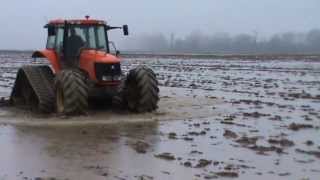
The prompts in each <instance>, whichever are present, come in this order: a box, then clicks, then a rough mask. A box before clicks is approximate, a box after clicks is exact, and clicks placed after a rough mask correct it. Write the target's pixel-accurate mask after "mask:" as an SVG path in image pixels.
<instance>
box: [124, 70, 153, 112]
mask: <svg viewBox="0 0 320 180" xmlns="http://www.w3.org/2000/svg"><path fill="white" fill-rule="evenodd" d="M123 101H124V103H125V105H126V106H127V108H128V109H129V110H130V111H133V112H138V113H144V112H151V111H154V110H156V109H157V108H158V101H159V88H158V81H157V77H156V74H155V73H154V72H153V71H152V69H150V68H148V67H147V66H138V67H136V68H135V69H132V70H130V72H129V74H128V76H127V78H126V80H125V83H124V88H123Z"/></svg>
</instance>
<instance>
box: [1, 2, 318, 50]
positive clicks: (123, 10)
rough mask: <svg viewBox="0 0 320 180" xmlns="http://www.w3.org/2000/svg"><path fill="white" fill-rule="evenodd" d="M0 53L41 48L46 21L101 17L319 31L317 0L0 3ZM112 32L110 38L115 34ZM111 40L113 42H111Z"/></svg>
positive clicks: (210, 28) (161, 28) (174, 26)
mask: <svg viewBox="0 0 320 180" xmlns="http://www.w3.org/2000/svg"><path fill="white" fill-rule="evenodd" d="M1 1H2V2H1V6H0V22H1V27H0V49H38V48H43V47H44V44H45V40H46V32H45V30H44V29H43V25H44V24H45V23H46V22H47V21H48V20H49V19H56V18H82V17H84V16H85V15H87V14H89V15H90V16H91V17H92V18H100V19H105V20H107V21H108V22H109V24H112V25H122V24H128V25H129V26H130V33H131V36H136V35H139V34H142V33H158V32H162V33H165V34H170V33H171V32H172V33H175V34H176V35H178V36H181V37H182V36H184V35H186V34H188V33H190V32H191V31H194V30H196V31H202V32H204V33H215V32H228V33H231V34H237V33H253V31H257V32H258V33H259V36H270V35H271V34H273V33H278V32H286V31H296V32H305V31H308V30H310V29H312V28H320V0H157V1H156V0H134V1H133V0H1ZM119 34H120V32H119V33H118V34H115V36H118V35H119ZM116 39H117V38H116Z"/></svg>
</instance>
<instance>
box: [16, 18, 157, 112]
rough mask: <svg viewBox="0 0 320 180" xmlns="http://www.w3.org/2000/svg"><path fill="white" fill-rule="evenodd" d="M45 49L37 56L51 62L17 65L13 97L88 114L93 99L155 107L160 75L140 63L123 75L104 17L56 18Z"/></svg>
mask: <svg viewBox="0 0 320 180" xmlns="http://www.w3.org/2000/svg"><path fill="white" fill-rule="evenodd" d="M45 28H46V29H47V30H48V39H47V46H46V49H45V50H41V51H35V52H34V53H33V55H32V57H33V58H46V59H47V60H48V61H49V62H50V65H51V67H50V66H43V65H27V66H23V67H21V68H20V69H19V70H18V73H17V78H16V81H15V84H14V87H13V91H12V93H11V97H10V102H11V103H12V104H14V105H23V106H26V107H29V108H31V109H32V110H36V111H39V112H43V113H51V112H55V111H56V112H57V113H63V114H69V115H75V114H83V113H86V112H87V110H88V107H89V100H91V99H99V100H101V99H102V100H105V101H112V102H113V104H115V105H119V106H120V107H122V108H127V109H128V110H130V111H134V112H150V111H153V110H155V109H157V104H158V101H159V88H158V81H157V79H156V74H155V73H154V72H153V70H151V69H150V68H148V67H147V66H144V65H139V66H137V67H135V68H134V69H132V70H130V71H129V72H128V73H127V75H124V73H123V72H122V69H121V59H120V57H119V51H116V53H114V54H112V53H111V51H110V47H111V46H110V44H111V43H110V42H109V40H108V31H110V30H112V29H122V30H123V33H124V35H126V36H127V35H129V31H128V26H127V25H124V26H122V27H112V26H109V25H108V24H107V23H106V22H105V21H101V20H94V19H89V17H88V16H86V19H81V20H53V21H50V22H49V23H48V24H47V25H45Z"/></svg>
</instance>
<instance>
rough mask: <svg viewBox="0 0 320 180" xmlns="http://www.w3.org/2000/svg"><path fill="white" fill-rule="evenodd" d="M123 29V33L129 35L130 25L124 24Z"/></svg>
mask: <svg viewBox="0 0 320 180" xmlns="http://www.w3.org/2000/svg"><path fill="white" fill-rule="evenodd" d="M122 29H123V34H124V35H125V36H128V35H129V27H128V25H123V27H122Z"/></svg>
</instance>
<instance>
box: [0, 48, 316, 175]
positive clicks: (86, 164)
mask: <svg viewBox="0 0 320 180" xmlns="http://www.w3.org/2000/svg"><path fill="white" fill-rule="evenodd" d="M29 56H30V53H8V52H1V53H0V62H1V64H2V66H1V67H0V97H4V98H5V99H7V97H8V96H9V94H10V88H11V87H12V85H13V80H14V78H15V72H16V71H17V69H18V67H19V66H21V65H22V64H24V63H27V62H29V63H35V62H34V61H33V60H32V59H30V58H28V57H29ZM269 58H270V59H268V57H267V56H266V57H262V58H260V57H252V56H251V57H250V58H249V57H245V56H243V57H234V56H230V57H229V58H222V57H221V58H220V57H210V56H208V57H201V58H198V57H197V56H191V57H190V56H183V57H182V56H146V57H144V56H134V57H128V59H127V60H125V61H124V62H123V67H124V70H125V71H128V69H129V68H130V67H134V66H137V65H138V64H146V65H149V66H151V67H152V68H153V69H154V70H155V71H156V72H157V74H158V77H159V82H160V84H161V88H160V90H161V101H160V104H159V110H158V111H156V112H153V113H147V114H133V113H129V112H119V111H117V110H116V109H112V108H106V109H101V110H100V109H99V110H90V112H89V115H88V116H82V117H71V118H70V117H60V116H58V115H55V114H51V115H39V114H34V113H31V112H29V111H28V110H23V109H17V108H14V107H8V106H7V105H6V104H4V105H5V106H1V102H0V106H1V108H0V144H1V145H2V146H1V152H0V179H4V180H6V179H8V180H11V179H13V180H15V179H32V180H34V179H50V178H53V179H57V180H62V179H69V180H72V179H77V180H87V179H96V180H100V179H101V180H102V179H110V180H113V179H115V180H118V179H126V180H131V179H139V180H140V179H147V180H149V179H160V180H162V179H192V180H194V179H221V178H223V179H258V178H259V179H261V180H264V179H265V180H267V179H318V178H319V177H320V161H319V157H320V156H319V150H320V139H319V136H320V131H319V126H320V122H319V119H320V100H319V97H320V96H319V95H320V94H319V92H320V79H319V75H320V61H319V58H316V57H312V58H310V57H303V56H299V58H296V57H294V58H290V57H286V58H279V57H277V56H275V57H269ZM36 63H40V64H41V63H45V62H44V61H37V62H36ZM5 99H3V100H4V101H3V102H5Z"/></svg>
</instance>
